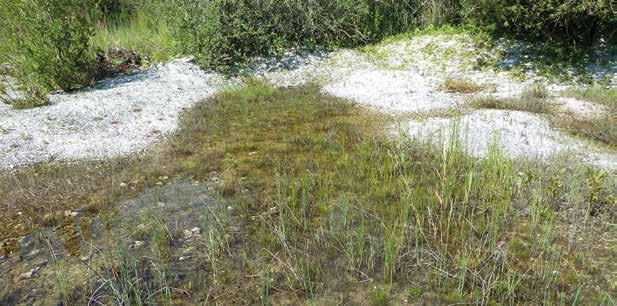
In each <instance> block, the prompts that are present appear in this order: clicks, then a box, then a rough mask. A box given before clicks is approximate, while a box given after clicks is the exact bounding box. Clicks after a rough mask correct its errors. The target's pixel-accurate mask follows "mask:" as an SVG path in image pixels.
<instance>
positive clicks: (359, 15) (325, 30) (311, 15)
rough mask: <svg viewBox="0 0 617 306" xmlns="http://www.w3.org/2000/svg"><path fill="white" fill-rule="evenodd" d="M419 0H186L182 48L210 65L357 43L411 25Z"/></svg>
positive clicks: (220, 67)
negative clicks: (295, 49)
mask: <svg viewBox="0 0 617 306" xmlns="http://www.w3.org/2000/svg"><path fill="white" fill-rule="evenodd" d="M416 7H417V5H416V4H415V1H397V0H387V1H379V2H378V1H370V0H338V1H331V0H315V1H301V0H289V1H277V0H266V1H251V0H239V1H237V0H213V1H199V0H188V1H185V2H184V3H183V4H182V5H181V7H180V11H181V12H180V14H178V18H177V20H175V23H176V30H177V33H176V38H177V40H178V47H179V49H180V50H181V51H183V52H184V53H186V54H191V55H194V56H195V57H196V60H197V62H198V63H199V64H200V65H202V66H204V67H208V68H213V69H216V70H227V69H228V68H229V67H230V66H231V67H232V69H233V68H237V66H235V67H234V65H235V64H237V63H243V62H244V61H246V60H247V59H248V58H250V57H253V56H264V55H276V54H280V53H281V52H282V51H283V50H285V49H289V48H294V47H301V48H309V49H310V48H312V47H315V46H318V45H319V46H354V45H358V44H362V43H367V42H371V41H375V40H377V39H380V38H383V37H385V36H387V35H392V34H396V33H400V32H403V31H406V30H410V29H411V28H412V27H413V25H414V12H415V10H414V9H415V8H416Z"/></svg>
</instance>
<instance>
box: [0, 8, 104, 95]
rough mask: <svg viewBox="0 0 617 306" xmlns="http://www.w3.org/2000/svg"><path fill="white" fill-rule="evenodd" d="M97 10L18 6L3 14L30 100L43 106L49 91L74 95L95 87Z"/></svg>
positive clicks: (7, 58)
mask: <svg viewBox="0 0 617 306" xmlns="http://www.w3.org/2000/svg"><path fill="white" fill-rule="evenodd" d="M93 8H94V6H92V5H90V4H89V2H88V1H86V0H16V1H7V2H4V3H3V5H2V6H1V8H0V29H1V30H0V31H2V32H3V34H2V35H1V36H2V37H3V38H6V42H7V44H6V45H5V47H4V50H0V51H2V52H1V53H0V63H8V64H10V65H11V67H13V68H14V69H13V70H14V75H13V77H14V78H16V79H17V80H18V82H19V84H20V86H21V89H22V90H23V91H24V93H25V95H26V97H27V100H29V101H30V102H31V103H32V104H34V105H36V104H42V103H44V102H45V97H46V95H47V93H48V92H49V91H52V90H56V89H62V90H67V91H68V90H72V89H75V88H76V87H79V86H80V85H83V84H87V83H89V82H91V81H92V75H93V72H94V64H95V60H94V52H93V51H92V50H91V48H90V37H91V35H92V34H93V19H94V14H95V12H94V9H93Z"/></svg>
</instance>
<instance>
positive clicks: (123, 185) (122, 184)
mask: <svg viewBox="0 0 617 306" xmlns="http://www.w3.org/2000/svg"><path fill="white" fill-rule="evenodd" d="M126 186H128V185H127V184H126V183H120V187H122V188H124V187H126Z"/></svg>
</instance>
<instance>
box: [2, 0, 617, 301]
mask: <svg viewBox="0 0 617 306" xmlns="http://www.w3.org/2000/svg"><path fill="white" fill-rule="evenodd" d="M95 3H96V4H92V2H90V1H85V0H45V1H44V0H16V1H5V3H3V4H2V5H0V41H2V42H3V44H1V45H0V64H1V66H0V103H3V102H4V103H9V104H12V105H11V107H14V108H31V107H37V106H44V105H46V103H48V101H47V97H48V95H49V94H50V93H52V92H57V91H65V92H72V91H76V90H79V89H80V88H83V87H84V86H89V85H91V84H93V83H94V82H96V81H97V80H98V79H100V78H104V77H110V76H113V75H114V74H123V73H128V72H130V71H133V70H139V69H140V68H141V67H147V66H149V65H152V64H155V63H160V62H165V61H169V60H172V59H175V58H178V57H185V56H191V57H192V58H193V59H194V61H195V63H197V64H198V65H199V67H201V68H202V69H204V70H209V71H216V72H217V74H216V75H217V76H222V75H230V76H233V77H234V78H235V77H237V80H239V81H238V83H237V84H236V85H226V86H222V87H221V88H222V89H221V90H217V91H215V93H214V94H212V95H208V97H209V98H207V99H204V100H201V101H199V102H197V103H194V104H190V107H187V109H185V110H184V108H182V109H183V110H184V111H183V112H182V113H181V116H180V118H179V126H178V128H177V130H176V129H175V128H174V131H175V132H174V133H173V134H170V135H169V137H166V138H165V141H163V142H160V143H158V144H157V145H156V146H154V147H152V148H151V149H149V150H147V151H144V152H142V153H141V154H139V155H137V154H135V155H130V156H125V157H119V158H112V159H102V160H97V161H93V160H76V161H72V162H65V161H58V162H43V163H40V164H36V165H28V166H23V167H19V168H17V169H14V171H10V172H9V171H6V172H0V224H2V226H1V227H0V275H1V276H0V304H2V305H33V304H35V305H58V304H61V305H85V304H88V305H89V304H100V305H113V304H116V305H195V304H200V305H255V304H261V305H309V304H310V305H376V306H380V305H451V304H458V303H468V304H480V305H503V304H505V305H518V304H531V305H555V304H559V305H564V304H571V305H615V304H616V302H617V262H616V261H615V260H614V259H615V258H617V247H616V244H615V241H617V228H616V224H617V175H615V173H610V172H607V171H603V170H600V169H598V168H594V167H592V166H589V165H586V164H582V163H580V164H579V163H577V162H573V161H574V160H575V159H573V156H570V155H567V153H568V152H566V153H564V154H563V155H558V156H556V157H554V158H551V159H550V161H546V160H535V159H526V158H522V157H521V158H513V157H511V156H507V152H506V151H505V150H503V149H500V147H499V145H498V144H497V141H498V140H497V137H496V140H495V143H494V144H493V145H492V146H491V147H490V148H489V149H488V152H487V154H485V156H482V158H480V157H474V155H473V154H471V153H472V152H469V150H468V149H467V148H466V147H465V145H464V144H463V143H461V141H460V140H457V139H464V137H459V136H461V135H459V134H457V133H460V131H458V130H457V129H456V128H453V129H452V133H451V135H442V137H443V138H442V139H437V140H436V139H416V138H413V139H411V138H409V137H405V136H404V135H403V133H396V132H397V131H393V130H392V127H393V126H396V125H397V124H399V126H400V128H401V129H402V128H403V127H404V123H405V122H407V121H405V120H408V119H410V118H408V117H409V116H412V115H411V114H407V113H395V114H391V113H386V112H380V111H378V110H377V109H374V108H369V107H366V104H362V103H358V102H357V101H352V100H347V99H343V98H340V97H335V96H334V95H333V94H328V93H326V91H324V88H322V87H320V85H318V84H309V85H302V86H295V87H288V88H278V87H276V86H274V85H272V84H270V83H269V82H268V81H267V80H266V78H264V79H261V78H257V77H255V78H253V77H243V76H237V74H239V73H240V72H242V71H243V69H246V66H247V64H248V63H250V61H251V60H252V59H255V58H270V57H277V56H280V55H283V54H285V52H289V50H294V49H295V50H308V51H310V50H329V49H337V48H357V49H358V50H359V51H360V52H362V54H363V55H365V56H366V57H367V58H369V59H371V60H374V63H375V64H376V66H378V65H379V64H383V65H384V67H385V68H384V71H386V70H387V68H389V67H386V66H387V65H392V66H396V65H400V64H402V63H400V62H396V61H395V62H394V63H392V62H388V58H387V57H388V55H387V54H385V53H386V52H387V50H386V49H387V48H381V47H382V46H386V45H387V44H389V43H394V42H397V41H401V40H404V39H405V38H411V37H414V36H415V35H440V34H444V35H447V34H459V33H466V34H469V37H466V39H469V40H472V41H474V42H476V41H477V44H478V45H481V46H486V50H498V51H499V50H501V51H499V52H497V51H496V52H497V54H496V55H495V56H504V57H505V54H503V53H507V52H508V51H507V50H502V49H500V48H501V46H502V45H500V43H502V42H503V40H504V39H505V40H506V41H510V40H512V41H516V42H517V43H518V44H517V45H516V46H514V47H513V48H514V49H516V51H517V52H520V53H521V57H520V58H521V61H520V62H517V63H514V64H513V65H512V66H509V67H507V68H503V67H497V66H500V65H498V64H496V63H495V62H497V61H496V60H492V59H493V57H492V54H491V55H489V56H486V57H483V58H486V59H487V60H486V62H483V63H471V64H470V65H471V66H473V67H475V68H478V69H484V68H488V69H493V68H494V69H506V70H508V73H511V74H514V75H517V74H518V75H520V76H521V77H525V72H526V71H525V69H527V68H529V67H532V68H533V69H536V70H537V71H539V73H541V74H543V75H548V76H553V77H555V78H559V79H563V78H565V79H568V78H569V79H571V80H572V81H574V82H577V84H586V86H583V87H581V88H572V89H570V90H569V91H567V92H560V93H559V94H560V95H562V96H560V97H558V98H563V99H572V100H574V101H570V102H572V105H573V107H574V108H576V107H583V110H586V108H584V107H595V109H600V110H601V111H598V112H597V113H594V112H593V111H590V112H591V113H592V114H591V115H596V116H589V117H581V116H578V117H577V116H575V114H570V113H568V112H567V109H566V108H560V106H557V105H556V104H555V101H553V98H555V97H553V96H552V94H554V93H553V92H550V91H549V90H548V89H547V88H545V87H543V86H542V85H541V84H536V85H537V86H536V85H534V86H532V87H530V88H527V89H525V90H524V91H523V92H522V94H520V95H517V96H516V97H510V98H499V97H496V95H495V96H493V95H491V92H493V91H496V87H495V88H492V86H491V85H490V84H484V83H482V84H480V83H476V82H475V80H473V79H466V78H462V77H454V76H453V77H448V78H446V79H444V80H443V85H441V86H442V88H440V89H439V90H440V91H443V92H444V93H448V94H450V95H460V96H461V97H463V95H465V97H470V98H473V99H471V100H470V101H468V102H469V104H468V105H467V106H466V107H467V108H466V109H464V110H463V111H458V109H457V110H454V109H447V110H436V111H434V113H429V112H427V113H423V114H422V115H423V116H428V119H430V118H441V117H443V118H454V117H456V116H462V115H464V114H469V113H472V112H481V111H510V112H521V113H523V112H524V113H525V114H530V115H531V114H532V115H533V118H541V119H542V120H544V119H546V122H547V123H546V126H550V127H551V128H554V129H555V130H559V131H564V132H568V133H570V134H572V136H575V137H578V138H580V139H582V140H585V141H588V142H593V143H594V144H596V145H600V144H601V145H602V148H603V149H604V150H606V152H613V151H614V149H615V148H617V147H616V146H617V91H616V90H615V88H607V84H610V82H611V80H610V79H606V80H602V79H599V80H594V79H593V77H589V75H588V73H586V71H587V68H588V67H589V66H590V65H604V64H606V63H607V62H608V63H610V61H611V59H613V58H614V57H611V56H614V55H615V53H616V51H615V50H617V49H616V47H615V42H616V41H615V40H616V39H617V37H616V35H615V34H616V33H615V28H617V19H616V18H617V17H615V16H617V14H615V8H614V7H613V6H611V5H612V3H611V2H610V1H590V2H584V3H580V4H579V5H577V6H573V5H570V2H567V1H549V0H542V1H527V0H492V1H491V0H481V1H471V0H434V1H417V0H409V1H408V0H405V1H399V0H384V1H372V0H315V1H300V0H266V1H252V0H211V1H198V0H186V1H172V0H155V1H142V0H139V1H127V0H97V1H95ZM41 34H43V35H41ZM538 41H541V42H543V44H538V43H537V42H538ZM540 46H541V47H540ZM431 48H432V49H433V50H432V51H433V52H434V54H436V55H435V56H437V57H439V56H442V55H443V58H441V59H440V60H442V61H443V62H444V63H446V64H447V62H448V56H449V53H450V52H449V51H447V50H450V49H448V48H441V49H439V46H435V45H433V44H431V43H427V47H426V49H427V50H426V53H427V54H428V53H430V52H431V50H429V49H431ZM453 48H456V46H455V47H453ZM403 50H405V49H403ZM444 50H445V51H444ZM482 50H485V49H482ZM474 51H477V50H474ZM477 52H480V51H477ZM470 53H473V52H470ZM599 53H601V55H602V56H599V57H596V55H598V54H599ZM604 55H606V57H605V56H604ZM438 60H439V59H438ZM371 63H373V62H371ZM193 65H194V64H193V62H191V67H193ZM474 65H475V66H474ZM476 66H479V67H476ZM194 67H195V68H191V69H192V70H194V71H199V72H200V73H201V72H203V70H200V69H198V67H197V66H194ZM427 67H428V66H427ZM465 67H466V66H465ZM475 68H474V69H475ZM204 73H205V72H204ZM183 75H184V74H183ZM386 75H387V74H386ZM393 75H394V74H393ZM376 76H377V77H376V78H379V77H381V76H382V74H376ZM363 77H364V75H363V74H361V75H360V78H363ZM420 77H423V75H422V76H420ZM392 78H393V79H394V77H392ZM399 79H400V78H399ZM174 82H175V83H174ZM174 82H172V83H173V84H174V90H176V89H177V90H178V94H182V93H181V91H182V89H180V88H175V87H176V86H175V84H176V83H178V82H177V81H176V80H175V79H174ZM14 84H18V85H17V86H18V87H19V88H18V89H19V91H20V92H21V93H23V96H20V97H17V98H16V97H15V96H14V95H13V92H12V91H11V88H10V87H11V86H14ZM198 85H199V84H198ZM587 85H588V86H587ZM493 86H495V85H493ZM427 88H428V86H427ZM131 89H132V88H131ZM352 89H353V88H352ZM186 92H187V91H186V90H185V93H186ZM481 93H488V95H487V96H486V97H484V96H481V95H479V94H481ZM174 94H175V93H174ZM475 94H478V96H476V95H475ZM369 95H370V92H369ZM160 100H162V101H164V100H165V99H160ZM196 101H197V100H196ZM594 103H595V104H594ZM73 105H74V104H73ZM572 105H571V106H572ZM581 105H582V106H581ZM590 105H591V106H590ZM2 106H4V105H2ZM6 107H9V106H6ZM11 111H13V110H11ZM28 111H32V110H15V112H28ZM70 111H74V109H73V108H71V109H70ZM140 111H143V110H140V109H135V112H140ZM598 113H599V114H600V115H597V114H598ZM166 115H169V116H171V114H166ZM579 115H580V114H579ZM406 116H408V117H406ZM146 117H147V118H150V117H148V116H146ZM153 117H155V116H153ZM529 117H530V118H531V117H532V116H529ZM71 118H72V117H71ZM112 119H113V118H112ZM412 119H413V118H412ZM110 120H111V119H110ZM174 120H175V117H174ZM67 121H68V120H67ZM174 122H175V121H174ZM418 122H420V121H418ZM42 124H45V123H42ZM418 124H421V122H420V123H418ZM174 127H175V125H174ZM2 128H3V127H2V126H0V135H1V133H3V132H4V130H3V129H2ZM394 134H397V135H399V136H395V135H394ZM6 135H10V134H6ZM524 136H525V135H524ZM22 137H26V136H22ZM446 137H447V139H446ZM525 137H526V136H525ZM523 138H524V137H523ZM578 138H577V139H578ZM584 153H588V152H584ZM607 154H608V153H607Z"/></svg>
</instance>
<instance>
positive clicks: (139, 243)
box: [133, 240, 144, 249]
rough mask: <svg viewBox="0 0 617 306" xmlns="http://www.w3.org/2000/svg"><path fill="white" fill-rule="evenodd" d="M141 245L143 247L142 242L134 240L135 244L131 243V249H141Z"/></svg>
mask: <svg viewBox="0 0 617 306" xmlns="http://www.w3.org/2000/svg"><path fill="white" fill-rule="evenodd" d="M143 245H144V242H143V241H139V240H136V241H135V242H133V247H134V248H135V249H139V248H141V247H142V246H143Z"/></svg>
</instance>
